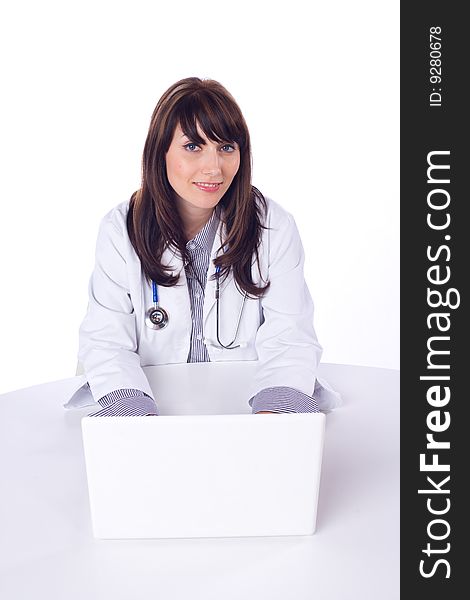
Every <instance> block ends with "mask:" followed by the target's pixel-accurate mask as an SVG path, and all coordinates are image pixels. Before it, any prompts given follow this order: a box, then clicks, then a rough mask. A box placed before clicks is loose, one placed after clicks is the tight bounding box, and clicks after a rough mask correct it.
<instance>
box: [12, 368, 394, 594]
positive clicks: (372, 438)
mask: <svg viewBox="0 0 470 600" xmlns="http://www.w3.org/2000/svg"><path fill="white" fill-rule="evenodd" d="M320 373H321V374H322V375H323V376H324V377H325V378H326V379H328V380H329V382H330V383H331V384H332V385H333V386H334V387H335V388H336V389H337V390H338V391H339V392H340V393H341V394H342V396H343V400H344V405H343V406H342V407H341V408H339V409H337V410H335V411H333V412H332V413H330V414H328V415H327V425H326V442H325V449H324V458H323V470H322V480H321V487H320V500H319V507H318V516H317V531H316V533H315V534H314V535H313V536H307V537H274V538H271V537H270V538H222V539H187V540H95V539H94V538H93V537H92V533H91V524H90V515H89V507H88V492H87V484H86V474H85V465H84V460H83V453H82V445H81V444H82V442H81V431H80V419H81V417H82V416H83V415H85V414H88V413H89V412H91V411H90V409H89V408H82V409H78V410H75V411H70V412H67V411H65V410H64V409H63V407H62V404H63V402H64V401H65V399H66V398H67V395H70V391H71V390H72V389H73V388H74V387H76V381H75V380H74V378H70V379H65V380H62V381H56V382H52V383H48V384H44V385H39V386H35V387H31V388H27V389H23V390H18V391H15V392H11V393H8V394H3V395H2V396H0V472H1V492H0V597H1V598H5V600H31V599H32V598H36V599H41V598H45V599H46V598H47V599H48V600H55V599H57V600H58V599H60V600H63V599H64V598H66V599H67V600H85V599H86V600H94V599H97V600H98V599H100V600H102V599H103V598H106V599H108V598H109V599H123V600H124V599H125V600H138V599H145V600H147V599H148V598H151V597H153V598H158V599H159V600H166V599H171V600H180V599H181V600H183V599H184V600H186V599H187V598H191V600H198V599H201V600H202V599H204V600H212V599H214V600H216V599H217V600H221V599H223V600H232V599H233V600H240V599H241V598H247V599H251V598H253V599H255V598H256V599H264V598H266V599H269V600H277V599H279V600H281V599H282V600H285V599H287V598H295V599H296V600H304V599H305V600H307V599H313V598H316V599H318V600H357V599H358V598H360V599H361V600H368V599H370V600H377V598H380V599H381V600H392V599H393V600H396V599H398V598H399V401H398V392H399V372H398V371H392V370H387V369H373V368H366V367H353V366H347V365H330V364H325V365H322V367H321V370H320ZM273 418H275V417H273Z"/></svg>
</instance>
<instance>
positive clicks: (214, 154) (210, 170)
mask: <svg viewBox="0 0 470 600" xmlns="http://www.w3.org/2000/svg"><path fill="white" fill-rule="evenodd" d="M202 172H203V174H204V175H218V174H219V173H220V172H221V168H220V157H219V154H218V151H217V149H216V148H208V149H207V152H205V153H204V160H203V164H202Z"/></svg>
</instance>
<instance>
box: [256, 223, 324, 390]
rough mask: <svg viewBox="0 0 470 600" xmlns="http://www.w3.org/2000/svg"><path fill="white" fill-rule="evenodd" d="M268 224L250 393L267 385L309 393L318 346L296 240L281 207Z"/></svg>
mask: <svg viewBox="0 0 470 600" xmlns="http://www.w3.org/2000/svg"><path fill="white" fill-rule="evenodd" d="M270 227H271V229H270V230H268V231H267V232H266V234H265V239H264V240H263V244H264V248H263V257H264V260H265V261H267V263H268V270H267V276H268V278H269V281H270V282H271V285H270V288H269V289H268V291H267V292H266V294H265V295H264V297H263V298H262V300H261V308H262V323H261V325H260V327H259V329H258V332H257V334H256V342H255V343H256V350H257V354H258V362H259V368H258V370H257V373H256V376H255V377H254V380H253V382H252V389H251V392H252V393H251V395H250V397H253V396H256V394H257V393H259V392H260V391H261V390H264V389H265V388H272V387H288V388H293V389H294V390H298V391H299V392H301V393H303V394H306V395H307V396H313V391H314V386H315V378H316V373H317V368H318V364H319V362H320V358H321V354H322V347H321V346H320V344H319V343H318V340H317V337H316V334H315V331H314V326H313V301H312V298H311V296H310V292H309V290H308V288H307V284H306V282H305V278H304V250H303V247H302V242H301V239H300V235H299V232H298V229H297V226H296V224H295V221H294V218H293V217H292V215H290V214H289V213H287V212H284V214H283V215H282V216H281V218H276V219H271V223H270ZM265 274H266V273H265Z"/></svg>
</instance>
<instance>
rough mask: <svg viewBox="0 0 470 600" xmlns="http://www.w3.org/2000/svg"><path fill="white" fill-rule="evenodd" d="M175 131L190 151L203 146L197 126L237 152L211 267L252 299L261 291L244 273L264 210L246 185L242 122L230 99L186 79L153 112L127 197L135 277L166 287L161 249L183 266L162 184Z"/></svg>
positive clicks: (169, 192) (179, 225)
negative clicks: (136, 179) (137, 267)
mask: <svg viewBox="0 0 470 600" xmlns="http://www.w3.org/2000/svg"><path fill="white" fill-rule="evenodd" d="M178 124H179V125H180V127H181V129H182V130H183V132H184V133H185V134H186V135H187V136H188V137H189V138H190V139H191V141H193V142H194V143H196V144H201V143H202V142H203V140H202V138H201V137H200V135H199V133H198V130H197V125H198V124H199V126H200V128H201V129H202V131H203V132H204V134H205V135H206V136H207V138H209V139H210V140H212V141H215V142H232V143H234V142H236V143H237V144H238V146H239V149H240V166H239V169H238V171H237V173H236V175H235V177H234V179H233V181H232V183H231V185H230V187H229V189H228V190H227V191H226V193H225V194H224V196H223V197H222V199H221V200H220V202H219V204H218V206H217V208H219V207H221V208H222V209H223V210H220V211H218V214H219V216H220V218H221V220H222V221H223V223H224V224H225V227H226V233H227V236H226V238H225V240H223V245H222V246H221V247H220V248H219V250H222V247H223V248H225V252H224V253H223V254H221V255H220V256H218V257H217V258H216V259H215V261H214V264H215V265H216V266H219V267H220V276H221V277H222V279H225V277H227V275H228V274H229V272H230V269H232V271H233V277H234V279H235V282H236V284H237V285H238V287H239V288H240V289H241V290H243V291H246V292H247V293H248V294H249V295H250V296H254V297H259V296H261V295H262V294H263V293H264V292H265V291H266V290H267V289H268V287H269V282H265V283H266V285H265V286H264V287H258V286H257V285H255V283H254V282H253V279H252V273H251V267H252V264H253V258H254V259H255V260H256V262H257V264H258V266H259V256H258V247H259V244H260V241H261V234H262V229H265V228H266V227H265V226H264V225H263V224H262V221H263V217H264V215H265V214H266V209H267V204H266V199H265V198H264V196H263V195H262V193H261V192H260V191H259V190H258V189H257V188H255V187H254V186H252V185H251V145H250V136H249V132H248V128H247V125H246V123H245V119H244V118H243V115H242V113H241V110H240V108H239V107H238V105H237V103H236V102H235V100H234V98H233V97H232V96H231V94H230V93H229V92H228V91H227V90H226V89H225V88H224V87H223V86H222V85H221V84H220V83H218V82H217V81H214V80H212V79H199V78H197V77H188V78H187V79H181V80H180V81H177V82H176V83H175V84H174V85H172V86H171V87H170V88H169V89H168V90H167V91H166V92H165V93H164V94H163V96H162V97H161V98H160V100H159V101H158V104H157V106H156V107H155V110H154V111H153V115H152V119H151V122H150V127H149V132H148V135H147V139H146V142H145V146H144V152H143V158H142V184H141V188H140V189H139V190H137V191H136V192H134V194H132V196H131V199H130V204H129V213H128V216H127V230H128V232H129V237H130V240H131V242H132V245H133V246H134V249H135V251H136V253H137V255H138V257H139V258H140V261H141V264H142V269H143V272H144V274H145V276H146V277H147V280H148V281H149V282H150V281H151V280H152V279H153V280H154V281H155V283H157V285H162V286H166V287H169V286H173V285H176V283H177V282H178V279H179V276H178V274H174V273H172V272H171V271H170V270H169V268H168V265H164V264H162V262H161V258H162V254H163V252H164V250H165V249H166V248H171V249H173V250H177V251H179V253H180V256H181V258H182V260H183V261H187V260H189V256H188V253H187V250H186V240H185V237H184V228H183V222H182V220H181V217H180V215H179V212H178V210H176V208H175V207H176V203H175V192H174V190H173V188H172V187H171V185H170V182H169V181H168V177H167V172H166V153H167V152H168V149H169V147H170V144H171V141H172V138H173V134H174V131H175V129H176V126H177V125H178Z"/></svg>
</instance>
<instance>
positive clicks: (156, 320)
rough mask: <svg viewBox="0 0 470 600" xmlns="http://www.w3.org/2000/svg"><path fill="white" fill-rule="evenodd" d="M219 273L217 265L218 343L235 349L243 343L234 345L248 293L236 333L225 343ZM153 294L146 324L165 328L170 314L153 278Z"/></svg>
mask: <svg viewBox="0 0 470 600" xmlns="http://www.w3.org/2000/svg"><path fill="white" fill-rule="evenodd" d="M219 274H220V267H219V266H217V267H216V269H215V278H216V288H215V303H216V337H217V343H218V344H219V345H220V346H221V347H222V348H225V349H226V350H235V348H240V347H241V344H237V345H236V346H234V345H233V344H234V343H235V341H236V339H237V337H238V331H239V329H240V323H241V319H242V315H243V309H244V308H245V301H246V298H247V293H246V292H245V293H244V296H243V301H242V304H241V306H240V311H239V313H238V318H237V325H236V328H235V335H234V337H233V339H232V341H231V342H230V343H229V344H223V343H222V342H221V341H220V282H219ZM152 296H153V307H151V308H149V309H148V311H147V312H146V315H145V324H146V325H147V326H148V327H150V329H154V330H157V331H158V330H159V329H163V328H164V327H166V326H167V325H168V322H169V320H170V319H169V316H168V313H167V311H166V310H165V309H164V308H161V307H160V305H159V302H158V287H157V284H156V283H155V281H153V280H152Z"/></svg>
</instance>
